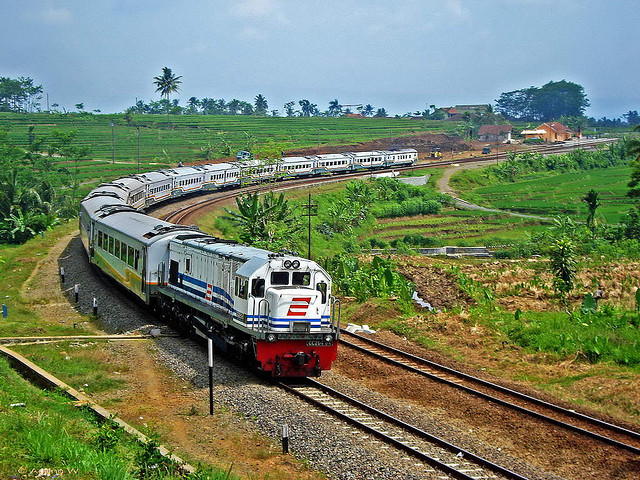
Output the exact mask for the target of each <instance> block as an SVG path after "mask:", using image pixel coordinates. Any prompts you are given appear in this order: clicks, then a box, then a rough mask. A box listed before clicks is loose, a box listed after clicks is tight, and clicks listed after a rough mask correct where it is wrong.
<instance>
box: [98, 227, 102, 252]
mask: <svg viewBox="0 0 640 480" xmlns="http://www.w3.org/2000/svg"><path fill="white" fill-rule="evenodd" d="M98 246H99V247H100V248H102V232H101V231H100V230H98Z"/></svg>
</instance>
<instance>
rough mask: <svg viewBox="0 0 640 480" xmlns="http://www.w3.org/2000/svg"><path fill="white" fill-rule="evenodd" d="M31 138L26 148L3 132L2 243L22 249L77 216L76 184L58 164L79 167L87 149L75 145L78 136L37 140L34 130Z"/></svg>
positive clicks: (0, 158) (0, 181) (0, 184)
mask: <svg viewBox="0 0 640 480" xmlns="http://www.w3.org/2000/svg"><path fill="white" fill-rule="evenodd" d="M28 135H29V139H28V140H29V142H28V147H27V148H23V147H20V146H17V145H16V144H15V143H13V142H12V141H11V140H10V139H9V136H8V132H7V131H6V130H0V243H23V242H25V241H27V240H28V239H29V238H31V237H33V236H34V235H36V234H38V233H41V232H45V231H46V230H48V229H49V228H51V227H53V226H55V225H57V224H58V223H60V220H61V219H66V218H73V217H75V216H76V215H77V214H78V204H77V198H76V189H77V187H78V182H77V178H76V177H75V175H74V173H73V172H72V171H70V170H68V169H67V168H64V167H58V166H57V165H56V163H55V162H54V159H56V158H59V157H64V158H67V159H75V160H76V161H78V160H80V159H84V158H86V157H87V156H88V155H89V153H90V151H89V148H88V147H79V146H77V145H75V139H76V132H74V131H71V132H62V131H57V130H56V131H53V132H52V133H51V134H50V136H49V137H38V136H36V135H35V133H34V130H33V127H30V129H29V134H28Z"/></svg>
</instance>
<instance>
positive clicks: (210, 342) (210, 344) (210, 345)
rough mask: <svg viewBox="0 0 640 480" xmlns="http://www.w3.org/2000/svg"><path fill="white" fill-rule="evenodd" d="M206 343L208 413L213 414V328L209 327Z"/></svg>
mask: <svg viewBox="0 0 640 480" xmlns="http://www.w3.org/2000/svg"><path fill="white" fill-rule="evenodd" d="M208 333H209V334H208V335H207V345H208V350H209V352H208V353H209V415H213V330H211V329H209V332H208Z"/></svg>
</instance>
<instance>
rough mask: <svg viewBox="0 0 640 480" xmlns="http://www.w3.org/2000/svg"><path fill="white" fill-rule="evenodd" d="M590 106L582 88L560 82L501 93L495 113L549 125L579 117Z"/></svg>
mask: <svg viewBox="0 0 640 480" xmlns="http://www.w3.org/2000/svg"><path fill="white" fill-rule="evenodd" d="M588 106H589V100H588V99H587V96H586V94H585V93H584V87H582V85H579V84H577V83H573V82H567V81H566V80H561V81H559V82H553V81H552V82H549V83H547V84H545V85H543V86H542V87H540V88H538V87H529V88H525V89H522V90H514V91H512V92H506V93H502V94H501V95H500V98H498V99H497V100H496V111H497V112H499V113H501V114H502V115H504V116H505V117H507V118H511V119H517V120H534V121H549V120H553V119H558V118H560V117H562V116H567V117H582V116H583V115H584V111H585V109H586V108H587V107H588Z"/></svg>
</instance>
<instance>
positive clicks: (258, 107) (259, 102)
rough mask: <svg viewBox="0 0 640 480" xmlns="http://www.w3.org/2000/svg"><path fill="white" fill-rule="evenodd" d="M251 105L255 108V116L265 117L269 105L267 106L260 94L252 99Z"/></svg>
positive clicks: (265, 100)
mask: <svg viewBox="0 0 640 480" xmlns="http://www.w3.org/2000/svg"><path fill="white" fill-rule="evenodd" d="M253 105H254V106H255V110H254V112H255V114H256V115H266V114H267V109H268V108H269V105H268V104H267V99H266V98H264V96H262V94H258V95H257V96H256V98H255V99H254V102H253Z"/></svg>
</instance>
